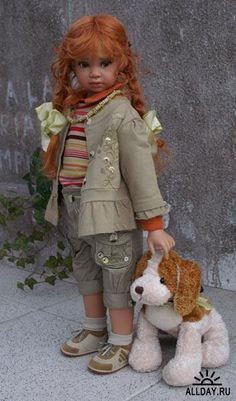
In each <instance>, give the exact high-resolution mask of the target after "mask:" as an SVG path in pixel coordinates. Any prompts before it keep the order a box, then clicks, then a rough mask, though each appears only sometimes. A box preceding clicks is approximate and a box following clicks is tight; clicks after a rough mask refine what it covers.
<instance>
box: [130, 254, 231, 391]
mask: <svg viewBox="0 0 236 401" xmlns="http://www.w3.org/2000/svg"><path fill="white" fill-rule="evenodd" d="M162 255H163V254H162V253H161V252H158V253H156V255H155V256H154V257H152V259H150V260H149V261H148V265H147V268H146V269H145V271H144V274H143V276H142V277H140V278H138V279H137V280H135V281H134V283H133V284H132V286H131V290H130V291H131V296H132V298H133V300H134V301H136V302H140V303H142V304H145V305H153V306H154V305H155V306H158V307H159V306H160V305H163V304H165V303H166V302H168V300H169V299H171V298H172V297H173V294H171V292H170V291H169V289H168V288H167V286H165V285H164V284H161V283H160V276H159V274H158V265H159V263H160V261H161V258H162ZM137 286H140V287H143V293H142V294H137V293H136V292H135V288H136V287H137ZM156 311H157V313H158V308H157V309H156ZM152 313H153V310H152ZM150 316H151V318H150ZM150 316H149V319H148V314H147V315H146V314H144V312H143V310H141V312H140V315H139V319H138V325H137V333H136V338H135V340H134V343H133V346H132V349H131V352H130V355H129V363H130V365H131V366H132V367H133V369H135V370H137V371H138V372H150V371H152V370H156V369H157V368H158V367H159V366H160V365H161V361H162V355H161V347H160V342H159V339H158V329H163V318H162V319H161V320H160V321H159V318H157V319H154V317H153V315H152V314H151V315H150ZM173 321H175V320H174V319H173ZM158 322H159V323H160V322H161V323H160V324H159V323H158ZM160 326H161V327H160ZM171 326H172V324H169V327H170V329H166V330H165V331H166V332H167V333H169V334H174V335H175V334H177V336H178V338H177V346H176V353H175V356H174V358H173V359H171V360H170V361H169V362H168V364H167V365H166V366H165V367H164V369H163V378H164V380H165V381H166V382H167V383H168V384H170V385H172V386H187V385H190V384H192V383H193V381H194V376H197V375H198V374H199V371H200V370H201V367H208V368H216V367H218V366H221V365H223V364H225V363H226V362H227V360H228V357H229V340H228V332H227V329H226V326H225V324H224V322H223V320H222V318H221V316H220V314H219V313H218V312H217V311H216V310H215V309H214V308H213V309H212V310H211V312H210V313H209V314H208V315H207V314H206V315H204V317H203V318H202V319H201V320H199V321H197V322H183V321H182V322H178V319H176V325H175V327H171ZM202 336H203V343H202V342H201V339H202Z"/></svg>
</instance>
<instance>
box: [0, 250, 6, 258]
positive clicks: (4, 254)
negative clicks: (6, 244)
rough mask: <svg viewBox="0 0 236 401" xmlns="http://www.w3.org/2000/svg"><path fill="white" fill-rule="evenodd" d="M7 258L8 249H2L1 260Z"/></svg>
mask: <svg viewBox="0 0 236 401" xmlns="http://www.w3.org/2000/svg"><path fill="white" fill-rule="evenodd" d="M5 256H7V251H6V249H0V259H3V258H5Z"/></svg>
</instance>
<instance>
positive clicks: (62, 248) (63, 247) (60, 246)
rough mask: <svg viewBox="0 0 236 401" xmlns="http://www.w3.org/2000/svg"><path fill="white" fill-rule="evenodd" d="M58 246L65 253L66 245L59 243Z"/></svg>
mask: <svg viewBox="0 0 236 401" xmlns="http://www.w3.org/2000/svg"><path fill="white" fill-rule="evenodd" d="M57 246H58V248H59V249H61V250H62V251H64V249H65V245H64V243H63V242H62V241H57Z"/></svg>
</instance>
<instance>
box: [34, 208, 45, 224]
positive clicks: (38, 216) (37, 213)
mask: <svg viewBox="0 0 236 401" xmlns="http://www.w3.org/2000/svg"><path fill="white" fill-rule="evenodd" d="M44 214H45V210H33V217H34V219H35V221H36V223H37V224H39V225H40V226H42V225H43V224H44V223H45V219H44Z"/></svg>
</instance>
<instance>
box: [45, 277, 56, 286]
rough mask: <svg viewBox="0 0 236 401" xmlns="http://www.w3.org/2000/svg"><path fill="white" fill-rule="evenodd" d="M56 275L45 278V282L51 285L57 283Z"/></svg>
mask: <svg viewBox="0 0 236 401" xmlns="http://www.w3.org/2000/svg"><path fill="white" fill-rule="evenodd" d="M55 281H56V276H48V277H46V278H45V282H46V283H48V284H50V285H55Z"/></svg>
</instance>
